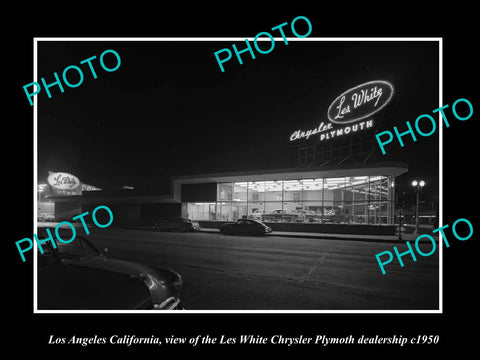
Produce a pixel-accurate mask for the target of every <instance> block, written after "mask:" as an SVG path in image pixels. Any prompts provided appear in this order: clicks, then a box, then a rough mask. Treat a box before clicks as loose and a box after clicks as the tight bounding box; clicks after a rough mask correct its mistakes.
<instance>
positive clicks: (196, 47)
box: [37, 35, 439, 198]
mask: <svg viewBox="0 0 480 360" xmlns="http://www.w3.org/2000/svg"><path fill="white" fill-rule="evenodd" d="M248 36H250V35H248ZM232 43H235V44H236V45H237V47H238V48H239V49H242V48H243V47H244V45H243V43H242V41H240V40H238V41H215V42H213V41H197V42H193V41H189V42H151V41H149V42H119V41H111V42H40V43H39V51H38V74H39V78H40V77H42V76H43V77H45V80H46V81H47V82H50V81H53V72H55V71H56V72H57V73H58V74H59V75H60V76H61V73H62V72H63V69H64V68H65V67H67V66H69V65H77V66H80V67H81V68H82V69H83V70H84V75H85V79H84V82H83V84H82V85H80V86H79V87H77V88H68V87H65V92H64V93H60V91H59V90H58V87H55V88H51V91H52V95H53V97H52V98H51V99H48V98H47V96H46V94H45V92H44V91H42V93H40V94H39V95H38V96H37V99H38V100H39V112H38V181H39V183H40V182H46V178H47V176H48V171H49V170H50V171H65V172H69V173H72V174H74V175H76V176H78V177H79V178H80V179H81V180H82V181H83V182H85V183H88V184H92V185H95V186H99V187H101V188H111V187H115V186H121V185H133V186H135V187H136V188H137V189H146V190H148V191H151V192H156V193H163V194H168V193H169V190H170V178H171V176H176V175H190V174H191V175H193V174H204V173H211V172H228V171H244V170H259V169H272V168H285V167H289V165H290V160H289V136H290V134H291V133H292V132H293V131H294V130H297V129H311V128H314V127H316V126H318V124H319V123H320V122H321V121H324V120H326V119H327V117H326V113H327V108H328V106H329V105H330V103H331V102H332V101H333V100H334V99H335V98H336V97H337V96H338V95H340V94H341V93H342V92H344V91H345V90H347V89H349V88H351V87H354V86H356V85H359V84H361V83H364V82H367V81H371V80H388V81H390V82H391V83H392V84H393V85H394V87H395V94H394V97H393V99H392V102H391V103H390V104H389V105H388V107H387V108H386V110H385V112H384V116H383V119H382V123H381V125H380V130H392V127H393V126H398V127H399V129H405V130H406V126H405V121H407V120H408V121H410V122H411V123H412V124H413V122H414V121H415V118H416V117H417V116H418V115H420V114H423V113H431V111H432V110H433V109H436V108H437V107H438V91H439V89H438V45H437V43H436V42H418V41H417V42H398V41H396V42H343V41H338V42H321V41H308V42H307V41H303V42H302V41H290V42H289V45H288V46H287V45H284V43H283V42H277V43H276V46H275V49H274V50H273V51H272V52H271V53H270V54H266V55H261V54H258V53H256V56H257V57H256V59H255V60H253V59H251V58H250V56H249V54H248V53H245V54H243V56H242V58H243V60H244V64H243V65H240V64H239V63H238V62H237V61H236V59H235V55H234V56H233V58H232V60H231V61H229V62H227V63H225V64H224V66H225V70H226V71H225V72H224V73H222V72H221V71H220V69H219V67H218V65H217V63H216V60H215V57H214V55H213V53H214V52H215V51H217V50H220V49H222V48H226V47H229V48H230V49H231V44H232ZM107 49H114V50H115V51H117V52H118V53H119V55H120V56H121V60H122V63H121V66H120V68H119V69H118V70H117V71H115V72H105V71H104V70H103V69H101V67H100V64H99V63H98V57H99V56H100V54H101V53H102V52H103V51H104V50H107ZM93 55H96V56H97V60H94V62H93V64H94V66H95V69H96V72H97V75H98V78H97V79H93V78H92V76H91V73H90V71H89V70H88V66H87V65H86V64H85V65H79V63H80V61H82V60H84V59H86V58H89V57H91V56H93ZM105 59H106V60H105V61H106V63H108V62H107V60H108V59H110V60H111V63H108V64H109V66H113V65H114V61H113V56H111V57H109V56H107V57H106V58H105ZM72 73H73V72H72ZM71 76H72V82H73V79H74V75H73V74H72V75H71ZM372 136H373V135H372ZM405 142H406V146H405V147H404V148H401V147H400V146H399V145H398V143H396V142H394V143H392V144H391V145H390V146H387V147H386V149H387V155H385V156H383V157H382V158H381V160H385V161H402V162H406V163H408V165H409V172H408V174H407V175H405V176H403V177H402V179H403V181H405V182H406V181H409V180H411V179H412V178H422V179H424V180H426V181H427V183H428V184H429V185H431V187H430V188H429V192H428V193H429V196H430V197H431V198H437V197H438V195H437V194H436V192H437V191H438V132H437V133H435V134H434V135H432V136H430V137H428V138H423V137H418V141H417V142H416V143H414V142H412V141H411V140H410V139H405Z"/></svg>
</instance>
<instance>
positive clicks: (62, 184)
mask: <svg viewBox="0 0 480 360" xmlns="http://www.w3.org/2000/svg"><path fill="white" fill-rule="evenodd" d="M47 181H48V183H49V184H50V186H51V187H52V188H53V189H58V190H70V191H73V190H77V189H78V188H79V187H80V180H79V179H78V178H77V177H76V176H74V175H72V174H68V173H64V172H55V173H54V172H50V171H49V175H48V179H47Z"/></svg>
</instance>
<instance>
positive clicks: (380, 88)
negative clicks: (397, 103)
mask: <svg viewBox="0 0 480 360" xmlns="http://www.w3.org/2000/svg"><path fill="white" fill-rule="evenodd" d="M392 96H393V86H392V84H390V83H389V82H388V81H384V80H375V81H370V82H367V83H365V84H361V85H358V86H355V87H354V88H352V89H350V90H347V91H345V92H344V93H343V94H341V95H340V96H338V97H337V98H336V99H335V100H334V101H333V102H332V103H331V104H330V106H329V107H328V112H327V115H328V119H329V120H330V121H331V122H333V123H335V124H348V123H352V122H355V121H359V120H362V119H365V118H367V117H369V116H372V115H373V114H375V113H376V112H378V111H380V110H381V109H383V108H384V107H385V106H386V105H387V104H388V103H389V102H390V100H391V99H392Z"/></svg>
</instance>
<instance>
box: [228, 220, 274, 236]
mask: <svg viewBox="0 0 480 360" xmlns="http://www.w3.org/2000/svg"><path fill="white" fill-rule="evenodd" d="M220 232H221V233H222V234H225V235H227V234H232V235H233V234H238V235H266V234H268V233H271V232H272V229H271V228H270V227H269V226H267V225H265V224H264V223H262V222H261V221H258V220H253V219H239V220H237V221H236V222H230V223H225V224H222V226H221V227H220Z"/></svg>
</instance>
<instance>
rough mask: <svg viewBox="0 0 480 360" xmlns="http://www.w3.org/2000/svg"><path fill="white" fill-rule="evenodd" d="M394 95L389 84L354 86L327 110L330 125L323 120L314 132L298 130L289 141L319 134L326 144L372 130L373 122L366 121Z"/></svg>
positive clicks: (368, 83) (375, 83) (372, 83)
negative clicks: (335, 139) (349, 135)
mask: <svg viewBox="0 0 480 360" xmlns="http://www.w3.org/2000/svg"><path fill="white" fill-rule="evenodd" d="M392 96H393V85H392V84H391V83H389V82H388V81H384V80H375V81H369V82H366V83H364V84H361V85H358V86H355V87H354V88H351V89H349V90H347V91H345V92H344V93H342V94H341V95H340V96H338V97H337V98H336V99H335V100H334V101H333V102H332V103H331V104H330V106H329V107H328V111H327V116H328V120H329V122H324V121H322V122H321V123H320V125H318V126H317V127H316V128H314V129H309V130H295V131H294V132H293V133H292V134H291V135H290V141H295V140H300V139H305V140H308V139H309V138H310V136H312V135H317V134H318V135H319V139H320V141H324V140H330V139H332V138H335V137H339V136H343V135H348V134H350V133H355V132H357V131H362V130H365V129H370V128H373V127H374V121H373V119H371V118H370V119H367V118H369V117H371V116H372V115H374V114H375V113H377V112H378V111H380V110H381V109H383V108H384V107H385V106H386V105H387V104H388V103H389V102H390V100H391V99H392ZM361 120H363V121H361ZM353 123H355V124H353ZM339 125H344V126H343V127H340V126H339Z"/></svg>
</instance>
